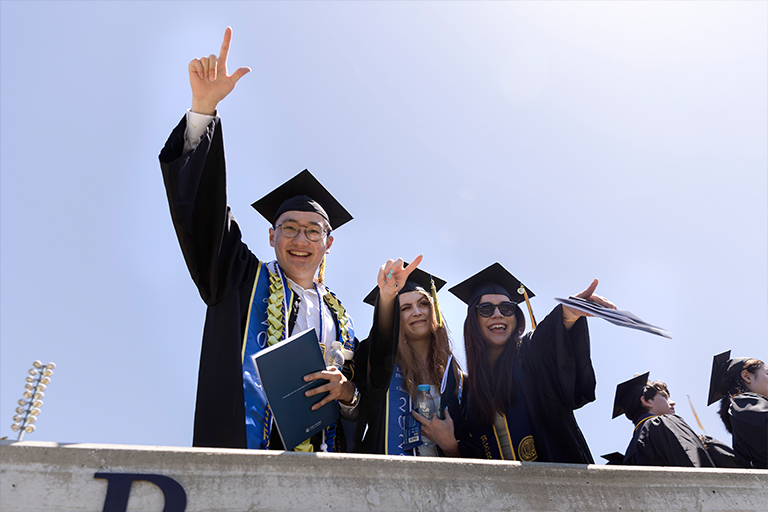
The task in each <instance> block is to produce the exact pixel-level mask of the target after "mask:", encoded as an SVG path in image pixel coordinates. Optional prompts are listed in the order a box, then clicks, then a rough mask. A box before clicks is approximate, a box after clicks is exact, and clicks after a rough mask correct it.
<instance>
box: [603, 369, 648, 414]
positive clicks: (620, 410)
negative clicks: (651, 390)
mask: <svg viewBox="0 0 768 512" xmlns="http://www.w3.org/2000/svg"><path fill="white" fill-rule="evenodd" d="M650 374H651V372H645V373H644V374H642V375H638V376H636V377H633V378H631V379H629V380H628V381H625V382H622V383H621V384H619V385H618V386H616V398H614V400H613V416H612V418H616V417H617V416H620V415H622V414H624V413H626V411H627V409H629V404H631V403H634V402H635V401H637V400H640V397H641V396H642V394H643V389H645V386H646V385H647V384H648V375H650Z"/></svg>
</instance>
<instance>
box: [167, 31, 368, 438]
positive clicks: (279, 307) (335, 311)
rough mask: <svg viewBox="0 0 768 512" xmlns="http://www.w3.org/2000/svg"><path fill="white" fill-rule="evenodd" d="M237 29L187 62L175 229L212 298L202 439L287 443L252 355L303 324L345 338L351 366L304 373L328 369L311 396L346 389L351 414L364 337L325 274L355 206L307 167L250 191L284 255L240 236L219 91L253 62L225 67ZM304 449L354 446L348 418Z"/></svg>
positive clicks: (171, 171)
mask: <svg viewBox="0 0 768 512" xmlns="http://www.w3.org/2000/svg"><path fill="white" fill-rule="evenodd" d="M231 38H232V29H231V28H227V30H226V32H225V35H224V41H223V43H222V45H221V52H220V54H219V56H218V57H216V56H214V55H211V56H209V57H204V58H201V59H194V60H193V61H192V62H190V64H189V79H190V84H191V87H192V108H191V110H189V111H187V114H186V115H185V116H184V118H182V120H181V122H180V123H179V124H178V126H177V127H176V128H175V129H174V131H173V132H172V133H171V136H170V137H169V138H168V141H167V142H166V144H165V147H164V148H163V150H162V151H161V153H160V164H161V167H162V170H163V179H164V181H165V187H166V192H167V195H168V203H169V205H170V209H171V217H172V219H173V224H174V227H175V229H176V234H177V236H178V238H179V243H180V244H181V249H182V252H183V254H184V259H185V261H186V263H187V267H188V268H189V271H190V274H191V276H192V279H193V280H194V281H195V284H196V285H197V287H198V290H199V292H200V296H201V297H202V299H203V300H204V301H205V303H206V304H207V305H208V311H207V314H206V320H205V328H204V332H203V347H202V353H201V358H200V372H199V378H198V390H197V404H196V410H195V428H194V437H193V445H194V446H205V447H222V448H252V449H270V448H271V449H283V446H282V442H281V440H280V436H279V435H276V433H275V431H276V429H274V428H273V418H272V414H271V411H270V409H269V407H268V404H267V401H266V397H265V395H264V392H263V390H262V388H261V385H260V383H259V380H258V376H257V374H256V371H255V368H254V366H253V362H252V358H251V356H253V355H254V354H256V353H258V352H259V351H260V350H262V349H264V348H266V347H267V346H269V345H273V344H275V343H277V342H279V341H282V340H284V339H285V338H287V337H288V336H290V335H291V334H292V333H294V332H296V333H298V332H301V331H303V330H305V329H309V328H314V329H315V331H316V333H317V337H318V339H319V340H320V343H321V344H322V345H324V346H326V347H330V345H331V344H332V343H333V342H334V341H340V342H342V344H343V347H344V349H343V352H344V356H345V357H344V358H345V364H344V367H343V368H342V369H338V368H335V367H329V368H328V369H327V370H325V371H322V372H317V373H313V374H311V375H308V376H306V377H305V380H308V381H311V380H317V379H325V380H327V381H328V382H327V383H326V384H323V385H322V386H319V387H317V388H315V389H312V390H310V391H307V392H306V394H307V396H313V395H316V394H319V393H325V392H328V395H327V396H326V397H325V398H324V399H323V400H321V401H319V402H318V403H316V404H315V405H313V406H312V408H313V409H318V408H320V407H322V406H323V405H325V404H326V403H328V402H330V401H331V400H337V401H338V402H339V404H340V406H341V407H340V409H341V414H342V417H343V418H345V419H349V420H353V419H354V418H355V416H356V414H357V406H358V402H359V398H358V392H357V388H356V386H355V384H353V383H352V381H351V380H350V379H351V378H352V377H353V376H354V364H353V361H352V357H353V354H354V350H355V348H356V346H357V340H356V339H355V335H354V327H353V324H352V319H351V318H350V317H349V316H348V315H347V313H346V311H345V309H344V307H343V306H342V305H341V302H340V301H339V300H338V299H337V298H336V296H335V295H334V294H333V293H332V292H331V291H330V290H329V289H328V288H327V287H326V286H325V285H324V283H323V277H324V266H325V265H324V263H325V255H326V254H327V253H328V252H329V250H330V248H331V245H332V244H333V237H332V236H331V230H333V229H336V228H338V227H340V226H341V225H343V224H344V223H346V222H348V221H349V220H351V219H352V216H351V215H350V214H349V213H348V212H347V211H346V210H345V209H344V207H343V206H341V204H339V202H338V201H336V199H335V198H334V197H333V196H332V195H331V194H330V193H329V192H328V191H327V190H326V189H325V188H324V187H323V186H322V185H321V184H320V183H319V182H318V181H317V180H316V179H315V178H314V176H312V174H311V173H310V172H309V171H308V170H304V171H302V172H301V173H299V174H298V175H297V176H295V177H294V178H292V179H291V180H289V181H288V182H286V183H284V184H283V185H281V186H280V187H278V188H277V189H275V190H274V191H272V192H270V193H269V194H267V195H266V196H264V197H263V198H262V199H260V200H258V201H256V202H255V203H253V207H254V208H255V209H256V210H257V211H258V212H259V213H261V214H262V215H263V216H264V217H265V218H266V219H267V220H268V221H269V222H270V223H271V225H272V227H271V228H270V229H269V241H270V245H271V246H272V247H274V249H275V260H274V261H270V262H266V261H260V260H259V259H258V258H257V257H256V256H254V255H253V254H252V253H251V252H250V251H249V250H248V247H247V246H246V245H245V244H244V243H243V242H242V241H241V236H240V229H239V226H238V224H237V222H236V221H235V218H234V216H233V215H232V213H231V211H230V208H229V206H228V205H227V196H226V164H225V159H224V145H223V135H222V128H221V120H220V119H219V117H218V116H217V115H216V107H217V105H218V103H219V102H220V101H221V100H222V99H224V98H225V97H226V96H227V95H228V94H229V93H230V92H231V91H232V89H233V88H234V87H235V84H236V83H237V81H238V80H239V79H240V78H241V77H242V76H244V75H245V74H246V73H248V72H250V69H249V68H239V69H238V70H237V71H235V72H234V73H233V74H232V75H229V74H228V73H227V54H228V52H229V46H230V41H231ZM318 270H319V272H318ZM316 274H317V277H315V276H316ZM296 449H297V450H301V451H312V450H318V449H324V450H328V451H345V449H346V448H345V440H344V435H343V429H341V428H338V429H336V428H335V427H330V428H329V429H326V431H323V432H322V433H321V434H318V435H317V436H315V437H313V438H312V439H311V440H307V441H306V442H305V443H303V444H302V445H300V446H299V447H297V448H296Z"/></svg>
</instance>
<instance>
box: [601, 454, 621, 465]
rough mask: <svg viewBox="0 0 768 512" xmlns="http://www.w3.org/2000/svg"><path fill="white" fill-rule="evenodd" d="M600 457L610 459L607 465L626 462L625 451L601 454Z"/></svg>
mask: <svg viewBox="0 0 768 512" xmlns="http://www.w3.org/2000/svg"><path fill="white" fill-rule="evenodd" d="M600 457H602V458H604V459H605V460H607V461H608V464H607V465H610V466H619V465H621V464H624V454H623V453H619V452H613V453H606V454H605V455H601V456H600Z"/></svg>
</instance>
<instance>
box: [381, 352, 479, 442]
mask: <svg viewBox="0 0 768 512" xmlns="http://www.w3.org/2000/svg"><path fill="white" fill-rule="evenodd" d="M449 384H450V385H449ZM456 385H457V384H456V379H455V377H454V375H453V355H451V356H450V357H449V358H448V364H447V365H446V367H445V372H444V373H443V380H442V382H441V383H440V408H441V409H445V408H446V407H447V406H448V403H449V402H450V400H451V399H452V398H453V392H454V391H455V388H456ZM463 386H464V378H463V376H462V374H461V372H459V382H458V393H459V402H461V393H462V388H463ZM411 402H412V400H411V396H410V395H409V394H408V391H406V389H405V384H404V383H403V373H402V371H400V367H399V366H398V365H397V363H395V368H394V370H393V371H392V378H391V379H390V380H389V389H388V390H387V403H386V408H387V410H386V417H385V422H386V430H385V432H384V454H385V455H411V456H413V455H418V454H419V452H418V450H419V449H418V447H416V448H412V449H410V450H403V417H404V416H405V415H406V414H411V410H412V409H413V406H412V404H411ZM441 416H442V415H441ZM438 454H440V450H439V449H438Z"/></svg>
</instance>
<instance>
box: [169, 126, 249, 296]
mask: <svg viewBox="0 0 768 512" xmlns="http://www.w3.org/2000/svg"><path fill="white" fill-rule="evenodd" d="M186 127H187V121H186V116H185V117H183V118H182V119H181V121H180V122H179V124H178V125H177V126H176V128H175V129H174V130H173V132H172V133H171V135H170V137H169V138H168V141H167V142H166V143H165V147H163V149H162V151H161V152H160V166H161V168H162V171H163V180H164V181H165V189H166V194H167V196H168V205H169V206H170V209H171V218H172V219H173V226H174V228H175V230H176V236H177V237H178V239H179V244H180V245H181V251H182V253H183V254H184V260H185V261H186V263H187V268H188V269H189V273H190V274H191V276H192V279H193V280H194V282H195V284H196V285H197V289H198V290H199V292H200V297H202V299H203V301H205V303H206V304H208V305H209V306H210V305H211V304H216V303H217V302H219V301H221V300H222V298H224V297H225V296H227V295H228V294H229V293H231V292H232V291H233V290H234V289H236V288H238V287H239V286H240V285H241V284H242V283H243V282H244V281H246V280H247V279H248V277H249V276H252V275H253V274H254V273H255V271H256V265H258V260H257V259H256V258H255V256H253V255H252V254H251V253H250V251H249V250H248V247H247V246H246V245H245V244H244V243H243V242H242V240H241V234H240V228H239V226H238V225H237V221H235V217H234V215H232V211H231V210H230V208H229V206H228V205H227V175H226V174H227V173H226V163H225V156H224V140H223V135H222V127H221V119H219V118H218V117H217V118H216V119H215V120H213V121H212V122H211V123H210V124H209V125H208V127H207V129H206V130H205V132H204V133H203V135H202V137H201V139H200V143H199V144H198V146H197V147H196V148H195V149H194V150H193V151H189V152H187V153H186V154H182V151H183V148H184V133H185V131H186Z"/></svg>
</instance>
